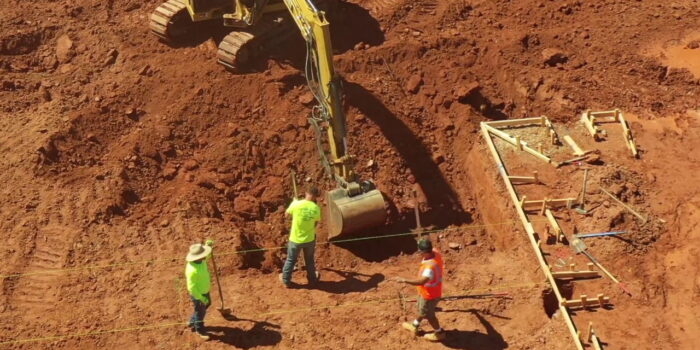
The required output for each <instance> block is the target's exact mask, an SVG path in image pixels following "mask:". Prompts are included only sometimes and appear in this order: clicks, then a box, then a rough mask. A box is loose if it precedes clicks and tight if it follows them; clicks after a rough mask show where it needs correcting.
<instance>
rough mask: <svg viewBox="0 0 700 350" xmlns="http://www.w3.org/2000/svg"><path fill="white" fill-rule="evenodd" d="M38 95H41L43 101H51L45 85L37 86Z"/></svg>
mask: <svg viewBox="0 0 700 350" xmlns="http://www.w3.org/2000/svg"><path fill="white" fill-rule="evenodd" d="M39 96H41V99H42V100H44V102H49V101H51V93H50V92H49V89H47V88H46V87H45V86H40V87H39Z"/></svg>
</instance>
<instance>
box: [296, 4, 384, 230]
mask: <svg viewBox="0 0 700 350" xmlns="http://www.w3.org/2000/svg"><path fill="white" fill-rule="evenodd" d="M284 3H285V5H286V6H287V8H288V9H289V12H290V14H291V16H292V19H293V20H294V22H295V23H296V25H297V27H299V30H300V31H301V35H302V36H303V38H304V40H305V41H306V47H307V53H306V63H305V67H304V73H305V75H306V80H307V82H308V85H309V88H310V89H311V91H312V93H313V95H314V97H315V99H316V101H317V102H318V105H317V106H315V107H314V109H313V111H312V115H311V118H310V119H309V120H310V122H311V124H312V125H313V126H314V128H315V129H316V131H317V143H318V146H319V152H320V155H321V161H322V162H323V164H324V167H325V168H326V172H327V173H328V175H329V176H330V177H332V178H333V179H334V180H335V181H336V183H337V184H338V187H337V188H336V189H334V190H331V191H329V192H328V205H329V229H330V234H329V236H330V237H329V238H333V237H336V236H338V235H341V234H343V233H347V232H354V231H358V230H361V229H363V228H367V227H372V226H377V225H381V224H383V223H384V221H385V219H386V209H385V207H384V197H383V196H382V194H381V192H380V191H379V190H377V189H376V188H375V186H374V184H373V183H372V182H371V181H359V179H358V178H357V174H356V173H355V172H354V170H353V167H354V157H353V156H352V155H350V154H349V153H348V139H347V121H346V117H345V112H344V110H343V106H342V87H341V79H340V76H338V75H337V74H336V73H335V71H334V70H333V49H332V46H331V36H330V25H329V23H328V21H327V20H326V18H325V13H324V12H322V11H319V10H318V8H317V7H316V5H315V4H314V3H313V2H312V1H311V0H284ZM324 128H325V132H326V134H327V140H328V148H329V150H330V158H329V157H328V154H327V152H326V151H325V149H324V147H323V142H322V141H321V137H322V134H323V129H324Z"/></svg>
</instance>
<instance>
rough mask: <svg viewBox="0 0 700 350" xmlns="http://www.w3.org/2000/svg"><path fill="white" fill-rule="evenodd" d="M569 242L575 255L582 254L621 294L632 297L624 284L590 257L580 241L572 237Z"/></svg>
mask: <svg viewBox="0 0 700 350" xmlns="http://www.w3.org/2000/svg"><path fill="white" fill-rule="evenodd" d="M570 242H571V246H572V247H573V249H574V251H575V252H576V253H577V254H578V253H582V254H583V255H585V256H586V257H587V258H588V260H590V261H591V262H592V263H593V264H594V265H595V266H596V267H597V268H599V269H600V271H603V273H605V275H606V276H608V277H609V278H610V279H611V280H612V281H613V282H615V284H617V286H618V287H620V289H622V291H623V292H625V293H626V294H627V295H629V296H632V292H630V291H629V289H627V286H626V285H625V284H624V283H622V282H620V281H619V280H618V279H617V278H615V276H613V274H612V273H610V271H608V270H607V269H606V268H605V267H603V265H601V264H600V262H599V261H598V259H596V258H594V257H593V255H591V253H589V252H588V251H587V249H588V246H586V244H585V243H583V241H582V240H580V239H578V238H576V236H574V239H573V240H571V241H570Z"/></svg>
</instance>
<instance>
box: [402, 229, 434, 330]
mask: <svg viewBox="0 0 700 350" xmlns="http://www.w3.org/2000/svg"><path fill="white" fill-rule="evenodd" d="M418 250H419V251H420V253H421V255H422V257H423V261H421V264H420V270H419V272H418V276H419V277H418V278H417V279H413V280H409V279H405V278H402V277H397V278H395V281H397V282H400V283H406V284H410V285H414V286H417V287H418V317H417V318H416V319H415V320H414V321H413V322H412V323H408V322H404V323H403V325H402V326H403V327H404V328H406V329H408V330H409V331H411V332H413V333H414V334H415V335H418V334H419V333H420V323H421V321H422V320H423V319H427V320H428V322H429V323H430V325H431V326H432V327H433V330H434V331H433V332H432V333H425V334H424V335H423V338H425V339H427V340H430V341H441V340H443V339H445V331H444V330H443V329H442V327H440V322H439V321H438V319H437V316H435V308H436V307H437V304H438V302H439V301H440V298H442V276H443V271H444V269H445V265H444V263H443V261H442V255H441V254H440V253H439V252H438V251H437V250H435V249H433V244H432V243H431V242H430V240H428V239H426V238H424V239H421V240H420V241H418Z"/></svg>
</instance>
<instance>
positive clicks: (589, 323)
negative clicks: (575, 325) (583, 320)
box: [586, 321, 593, 343]
mask: <svg viewBox="0 0 700 350" xmlns="http://www.w3.org/2000/svg"><path fill="white" fill-rule="evenodd" d="M591 336H593V322H590V321H589V322H588V336H587V337H586V342H587V343H590V342H591Z"/></svg>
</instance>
